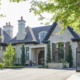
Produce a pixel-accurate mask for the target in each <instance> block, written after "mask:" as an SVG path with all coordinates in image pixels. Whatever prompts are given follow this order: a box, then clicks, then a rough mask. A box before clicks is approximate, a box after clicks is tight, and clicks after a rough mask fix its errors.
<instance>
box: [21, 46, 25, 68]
mask: <svg viewBox="0 0 80 80" xmlns="http://www.w3.org/2000/svg"><path fill="white" fill-rule="evenodd" d="M21 65H22V66H24V65H25V47H24V45H22V54H21Z"/></svg>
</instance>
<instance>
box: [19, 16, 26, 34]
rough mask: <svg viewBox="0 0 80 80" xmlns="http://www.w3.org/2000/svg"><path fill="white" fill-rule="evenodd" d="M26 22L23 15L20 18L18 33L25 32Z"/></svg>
mask: <svg viewBox="0 0 80 80" xmlns="http://www.w3.org/2000/svg"><path fill="white" fill-rule="evenodd" d="M25 23H26V21H25V20H24V19H23V17H22V16H21V19H20V20H18V33H23V32H25Z"/></svg>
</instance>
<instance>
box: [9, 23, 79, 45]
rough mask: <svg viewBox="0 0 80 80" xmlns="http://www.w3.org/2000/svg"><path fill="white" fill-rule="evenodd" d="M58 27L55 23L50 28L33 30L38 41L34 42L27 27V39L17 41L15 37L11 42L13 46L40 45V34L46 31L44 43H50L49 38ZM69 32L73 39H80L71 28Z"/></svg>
mask: <svg viewBox="0 0 80 80" xmlns="http://www.w3.org/2000/svg"><path fill="white" fill-rule="evenodd" d="M56 26H57V23H56V22H54V23H53V24H52V25H50V26H41V27H34V28H31V29H32V31H33V33H34V36H35V38H36V41H33V38H32V36H31V33H30V31H29V29H28V27H26V28H25V31H26V37H25V39H23V40H17V38H16V37H14V38H13V39H12V40H11V41H10V42H11V43H12V44H17V43H28V44H30V43H33V44H39V43H40V40H39V33H40V32H41V31H46V32H47V34H46V36H45V38H44V39H43V42H47V41H48V38H49V37H50V35H51V34H52V32H53V31H54V29H55V28H56ZM68 30H69V31H70V33H71V34H72V35H73V37H74V38H73V39H80V37H79V35H78V34H77V33H75V32H74V31H73V29H72V28H71V27H68ZM71 40H72V39H71Z"/></svg>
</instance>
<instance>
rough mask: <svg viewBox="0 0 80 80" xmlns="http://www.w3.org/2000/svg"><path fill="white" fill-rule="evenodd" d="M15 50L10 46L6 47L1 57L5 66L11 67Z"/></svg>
mask: <svg viewBox="0 0 80 80" xmlns="http://www.w3.org/2000/svg"><path fill="white" fill-rule="evenodd" d="M14 55H15V50H14V48H13V46H12V45H11V44H10V45H8V46H7V47H6V51H5V52H4V55H3V60H4V64H5V66H12V65H13V61H14Z"/></svg>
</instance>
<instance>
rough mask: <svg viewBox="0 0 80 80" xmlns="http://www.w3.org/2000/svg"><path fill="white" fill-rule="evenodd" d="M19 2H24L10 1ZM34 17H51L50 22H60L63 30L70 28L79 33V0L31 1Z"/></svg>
mask: <svg viewBox="0 0 80 80" xmlns="http://www.w3.org/2000/svg"><path fill="white" fill-rule="evenodd" d="M10 1H13V2H20V1H24V0H10ZM30 11H33V12H34V14H35V15H40V19H41V20H43V19H44V16H43V13H45V12H47V13H49V14H51V15H52V18H51V19H50V22H53V21H56V22H57V21H59V22H60V21H62V25H63V29H66V27H67V26H71V27H72V28H73V29H74V30H75V31H76V32H79V33H80V0H32V1H31V9H30Z"/></svg>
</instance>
